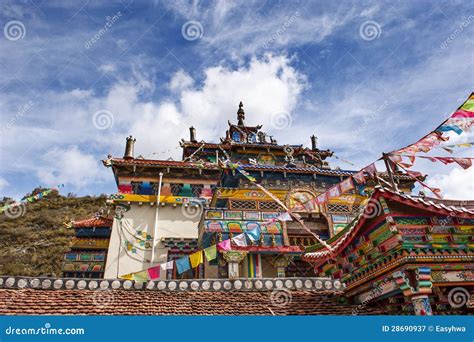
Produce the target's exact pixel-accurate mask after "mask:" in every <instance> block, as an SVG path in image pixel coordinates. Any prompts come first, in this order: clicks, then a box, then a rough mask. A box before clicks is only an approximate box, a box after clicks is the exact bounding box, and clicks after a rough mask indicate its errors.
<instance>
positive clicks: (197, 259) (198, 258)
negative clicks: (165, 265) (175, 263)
mask: <svg viewBox="0 0 474 342" xmlns="http://www.w3.org/2000/svg"><path fill="white" fill-rule="evenodd" d="M189 261H190V262H191V267H192V268H196V267H198V266H199V265H200V264H202V263H203V262H204V260H203V257H202V251H198V252H196V253H193V254H191V255H190V256H189Z"/></svg>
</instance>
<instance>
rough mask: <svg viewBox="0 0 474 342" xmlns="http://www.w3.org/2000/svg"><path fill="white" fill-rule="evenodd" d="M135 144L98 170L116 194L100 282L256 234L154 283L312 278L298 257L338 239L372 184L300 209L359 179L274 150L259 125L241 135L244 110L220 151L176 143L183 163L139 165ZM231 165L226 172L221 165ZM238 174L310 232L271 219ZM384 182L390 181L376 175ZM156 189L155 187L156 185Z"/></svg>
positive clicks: (311, 157) (407, 185) (308, 155)
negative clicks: (107, 172) (107, 175)
mask: <svg viewBox="0 0 474 342" xmlns="http://www.w3.org/2000/svg"><path fill="white" fill-rule="evenodd" d="M135 142H136V141H135V139H134V138H132V137H129V138H127V143H126V148H125V154H124V156H123V157H120V158H118V157H112V156H109V157H108V158H107V159H106V160H104V161H103V164H104V165H105V166H106V167H109V168H111V170H112V171H113V174H114V177H115V181H116V184H117V188H118V193H117V194H116V195H113V196H112V197H111V202H112V203H113V205H114V206H115V219H114V222H113V224H112V232H111V236H110V246H109V249H108V256H107V263H106V266H105V275H104V276H105V278H119V277H121V276H122V275H125V274H129V273H133V272H138V271H141V270H144V269H147V268H149V267H152V266H154V265H158V264H163V263H167V262H173V261H174V260H177V259H180V258H182V257H183V256H186V255H190V254H192V253H194V252H196V251H198V250H200V249H203V248H206V247H208V246H210V245H213V244H216V243H219V242H221V241H223V240H226V239H229V238H232V237H234V236H235V235H238V234H241V233H242V232H246V231H249V230H252V229H255V228H258V229H259V230H260V231H261V232H262V234H261V235H260V237H259V239H258V241H248V244H245V246H236V245H233V246H232V250H231V251H226V252H220V253H218V255H217V258H216V259H215V260H213V261H212V262H204V264H200V265H199V266H197V267H195V268H192V269H190V270H188V271H186V272H184V273H181V274H179V273H178V272H177V270H176V267H175V268H173V269H169V270H167V271H166V272H162V273H161V274H160V279H176V278H178V279H190V278H238V277H246V278H262V277H285V276H291V277H311V276H314V275H315V273H314V267H313V266H312V264H311V263H309V262H307V261H305V260H304V258H303V253H304V250H305V248H306V247H308V246H311V245H314V244H315V243H316V240H315V238H314V236H313V234H312V233H315V234H317V235H319V236H320V237H321V238H322V239H331V238H333V237H334V236H336V235H337V234H338V233H339V232H340V231H341V230H342V229H343V228H344V227H345V226H346V225H347V224H348V223H349V222H351V221H353V219H354V218H355V216H356V215H357V213H359V211H360V209H361V208H362V207H363V204H364V201H366V200H367V195H368V194H370V193H371V192H372V191H373V189H374V186H375V185H377V184H378V183H377V181H375V180H374V179H372V180H369V181H368V182H367V183H366V184H364V185H361V186H358V187H356V188H355V189H354V190H351V191H350V192H348V193H346V194H345V195H344V196H341V197H339V198H333V199H331V200H330V201H329V202H328V203H326V204H321V205H316V206H312V207H311V208H310V209H309V210H307V208H305V207H304V206H303V205H302V204H303V203H304V202H306V201H307V200H309V199H312V198H314V197H316V196H317V195H318V194H321V193H323V192H325V191H326V190H327V189H329V188H330V187H332V186H333V185H335V184H338V183H340V182H341V181H342V180H343V179H345V178H347V177H348V176H350V175H353V174H354V173H355V171H349V170H341V169H339V168H331V167H330V165H329V163H328V161H327V159H328V158H329V157H331V156H332V155H333V152H332V151H331V150H328V149H326V150H322V149H319V148H318V146H317V138H316V137H315V136H312V137H311V148H307V147H303V145H284V144H279V143H278V142H277V141H276V139H275V138H274V137H272V136H269V135H268V134H267V133H265V132H264V131H263V130H262V126H261V125H257V126H247V125H246V124H245V112H244V109H243V105H242V103H240V105H239V109H238V111H237V123H236V124H233V123H230V122H229V123H228V129H227V131H226V132H225V133H224V136H223V137H222V138H221V139H220V142H217V143H215V142H213V143H211V142H205V141H198V138H197V135H196V129H195V128H193V127H191V128H190V136H189V140H188V141H185V140H184V139H183V140H182V141H181V142H180V145H181V147H182V150H183V154H182V160H180V161H174V160H150V159H143V158H142V157H135V155H134V149H135ZM223 161H227V163H223ZM229 162H231V163H238V164H239V165H240V168H241V169H242V170H244V171H245V172H246V174H247V175H250V177H252V178H253V179H255V181H256V182H257V183H259V184H261V185H262V186H264V187H265V188H266V189H268V191H270V193H271V195H272V196H276V197H277V198H278V199H279V200H280V201H282V202H284V203H285V204H286V205H287V206H288V207H291V208H293V211H294V212H296V213H298V214H299V215H300V216H301V217H302V219H303V220H304V222H305V223H306V226H307V227H308V228H309V229H308V230H305V229H303V228H302V227H301V226H300V225H299V223H297V222H294V221H287V222H285V221H283V222H281V221H278V220H275V222H274V223H272V224H265V225H264V224H263V222H267V221H268V220H271V219H275V218H276V217H277V216H278V215H279V214H281V212H282V208H281V206H280V205H279V204H278V203H276V202H275V201H274V200H273V199H272V198H271V197H269V195H268V193H265V192H262V190H261V189H260V188H258V187H257V186H255V183H254V182H251V181H249V179H248V178H246V177H245V176H243V175H242V173H240V172H236V170H235V169H232V168H230V167H228V165H229ZM379 177H380V178H381V179H383V178H385V179H387V180H388V177H387V175H386V174H384V173H379ZM394 177H395V179H396V182H397V183H398V186H399V188H400V189H402V190H403V191H406V192H410V191H411V189H412V187H413V183H414V182H413V180H412V179H411V178H410V177H408V176H407V175H404V174H401V173H400V172H395V176H394ZM160 184H161V187H160V186H159V185H160Z"/></svg>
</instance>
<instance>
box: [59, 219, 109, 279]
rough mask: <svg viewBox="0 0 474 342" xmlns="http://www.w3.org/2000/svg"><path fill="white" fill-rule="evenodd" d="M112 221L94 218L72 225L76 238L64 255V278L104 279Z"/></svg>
mask: <svg viewBox="0 0 474 342" xmlns="http://www.w3.org/2000/svg"><path fill="white" fill-rule="evenodd" d="M111 226H112V220H111V219H108V218H104V217H94V218H91V219H87V220H82V221H75V222H73V223H72V228H74V232H75V237H74V238H73V239H72V240H71V243H70V251H68V252H66V253H65V254H64V262H63V276H64V277H70V278H103V277H104V270H105V261H106V259H107V250H108V248H109V237H110V231H111V229H110V228H111Z"/></svg>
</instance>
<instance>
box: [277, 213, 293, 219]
mask: <svg viewBox="0 0 474 342" xmlns="http://www.w3.org/2000/svg"><path fill="white" fill-rule="evenodd" d="M276 219H277V220H278V221H292V218H291V215H290V213H289V212H284V213H282V214H280V215H278V216H277V218H276Z"/></svg>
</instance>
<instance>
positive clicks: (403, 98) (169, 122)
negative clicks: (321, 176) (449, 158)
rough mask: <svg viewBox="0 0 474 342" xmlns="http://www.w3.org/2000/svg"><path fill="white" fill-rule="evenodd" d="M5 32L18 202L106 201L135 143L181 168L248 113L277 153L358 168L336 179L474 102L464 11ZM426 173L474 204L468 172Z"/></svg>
mask: <svg viewBox="0 0 474 342" xmlns="http://www.w3.org/2000/svg"><path fill="white" fill-rule="evenodd" d="M0 25H1V27H2V28H3V29H4V30H3V32H2V33H3V35H1V36H0V118H1V127H0V128H1V129H0V134H1V135H0V139H1V147H0V160H1V168H0V195H2V196H11V197H15V198H19V197H21V196H22V195H23V194H25V193H26V192H28V191H30V190H31V189H32V188H33V187H35V186H39V185H42V186H54V185H56V184H59V183H64V184H65V188H64V192H65V193H67V192H74V193H78V194H99V193H113V192H115V191H116V189H115V184H114V180H113V176H112V173H111V171H110V170H109V169H105V168H104V167H102V165H101V163H100V160H101V159H104V158H105V157H106V156H107V154H108V153H110V154H112V155H114V156H121V155H122V154H123V149H124V143H125V137H126V136H128V135H129V134H133V135H134V136H135V137H136V138H137V143H136V154H137V155H138V154H141V155H143V156H145V157H147V158H159V159H163V158H168V157H169V156H172V157H173V158H175V159H178V158H179V157H180V153H179V152H180V150H179V149H178V148H176V147H177V146H178V140H179V139H181V138H186V139H187V138H188V131H187V130H188V127H189V126H190V125H194V126H195V127H196V128H197V134H198V139H199V140H201V139H205V140H207V141H218V138H219V137H221V136H223V133H224V131H225V128H226V125H227V120H231V121H235V120H236V116H235V113H236V110H237V105H238V103H239V101H241V100H242V101H243V102H244V108H245V110H246V115H247V123H248V124H263V125H264V130H266V131H268V132H269V133H271V134H272V135H274V136H275V138H276V139H277V140H278V141H279V142H281V143H291V144H299V143H302V144H305V145H309V143H310V140H309V136H310V135H311V134H316V135H317V136H318V138H319V145H320V147H321V148H324V149H325V148H330V149H333V150H335V152H336V154H337V155H338V156H339V157H340V158H344V159H346V160H349V161H352V162H353V163H354V164H356V166H354V167H351V166H350V165H347V164H344V163H341V162H340V161H339V160H337V159H335V158H332V160H331V161H330V162H331V165H333V166H334V167H335V166H340V167H341V168H357V167H363V166H365V165H366V164H368V163H370V162H371V161H374V160H376V159H377V158H379V157H380V155H381V153H382V152H383V151H385V152H388V151H391V150H394V149H397V148H400V147H402V146H405V145H408V144H410V143H413V142H415V141H416V140H418V138H420V137H421V136H422V135H424V134H426V133H428V132H429V131H430V130H431V129H433V128H434V127H436V126H437V125H438V124H439V123H440V122H441V121H443V120H444V119H445V118H446V117H447V116H449V115H450V114H451V113H452V112H453V111H454V110H455V109H456V108H457V107H458V106H459V105H460V104H461V103H462V102H463V101H464V100H465V98H466V97H467V96H468V95H469V94H470V92H471V91H473V89H474V87H473V80H474V74H473V73H474V71H473V70H474V68H473V67H474V65H473V64H474V58H473V57H474V47H473V39H472V37H474V34H473V33H474V8H473V6H472V4H470V3H469V2H468V1H417V2H412V1H396V2H394V1H374V2H370V1H364V2H361V1H355V2H351V1H343V2H335V1H292V2H288V1H281V2H277V1H249V2H245V3H241V2H232V1H217V2H211V1H204V2H192V1H189V2H188V1H186V2H167V1H155V2H148V1H147V2H145V1H117V2H113V1H94V2H93V1H84V2H79V1H77V2H63V1H42V2H41V1H23V2H21V1H14V2H9V1H2V2H1V4H0ZM472 138H473V135H472V134H469V133H468V134H465V135H463V136H461V137H453V140H452V142H458V141H459V142H464V141H472V140H473V139H472ZM435 155H443V154H442V153H441V152H438V153H435ZM457 155H459V156H472V150H469V149H467V150H462V151H459V152H457ZM417 168H418V169H419V170H420V171H423V172H426V173H429V174H430V177H429V182H430V184H432V185H434V186H439V187H441V188H442V189H443V193H444V194H445V196H447V197H459V198H470V197H471V198H472V193H473V192H474V174H473V171H472V168H471V169H470V170H468V171H463V170H460V169H459V168H455V167H448V166H444V165H442V166H440V165H436V164H430V163H429V162H427V163H423V162H420V163H417Z"/></svg>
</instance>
